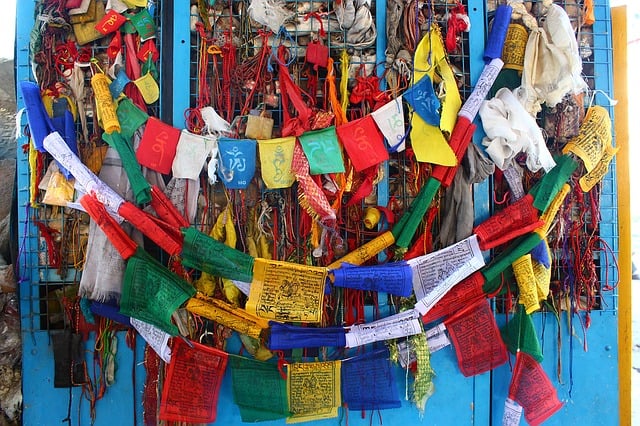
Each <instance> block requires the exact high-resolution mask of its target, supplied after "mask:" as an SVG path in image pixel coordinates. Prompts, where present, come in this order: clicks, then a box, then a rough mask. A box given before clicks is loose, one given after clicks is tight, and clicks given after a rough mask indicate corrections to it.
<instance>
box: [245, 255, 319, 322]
mask: <svg viewBox="0 0 640 426" xmlns="http://www.w3.org/2000/svg"><path fill="white" fill-rule="evenodd" d="M326 278H327V268H325V267H318V266H308V265H299V264H297V263H289V262H282V261H278V260H267V259H260V258H256V259H255V263H254V265H253V281H252V282H251V291H250V293H249V299H248V300H247V304H246V307H245V309H246V310H247V312H249V313H251V314H254V315H256V316H258V317H260V318H267V319H272V320H276V321H283V322H309V323H319V322H321V320H322V302H323V298H324V287H325V280H326Z"/></svg>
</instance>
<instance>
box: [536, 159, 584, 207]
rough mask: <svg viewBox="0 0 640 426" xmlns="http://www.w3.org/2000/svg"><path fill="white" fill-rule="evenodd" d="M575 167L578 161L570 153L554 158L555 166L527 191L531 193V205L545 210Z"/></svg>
mask: <svg viewBox="0 0 640 426" xmlns="http://www.w3.org/2000/svg"><path fill="white" fill-rule="evenodd" d="M576 167H578V161H577V160H576V159H574V158H573V157H572V156H571V155H563V156H561V157H559V158H558V159H557V160H556V166H555V167H554V168H553V169H551V170H549V171H548V172H547V173H546V174H545V175H544V176H543V177H542V179H540V181H538V183H536V184H535V185H534V186H533V188H531V190H530V191H529V193H530V194H531V195H533V207H535V208H536V209H538V210H539V211H541V212H544V211H546V210H547V208H548V207H549V204H551V202H552V201H553V199H554V198H555V197H556V195H558V192H560V190H561V189H562V186H563V185H564V184H565V183H567V181H568V180H569V177H570V176H571V174H572V173H573V172H574V170H575V169H576Z"/></svg>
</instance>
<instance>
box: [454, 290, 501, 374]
mask: <svg viewBox="0 0 640 426" xmlns="http://www.w3.org/2000/svg"><path fill="white" fill-rule="evenodd" d="M444 324H445V326H446V327H447V331H449V336H450V337H451V341H452V342H453V346H454V347H455V349H456V356H457V358H458V366H459V367H460V371H461V372H462V374H463V375H464V376H465V377H470V376H475V375H477V374H482V373H484V372H486V371H489V370H493V369H494V368H496V367H498V366H500V365H502V364H504V363H505V362H507V360H508V354H507V348H506V347H505V345H504V342H503V341H502V338H501V337H500V330H499V329H498V325H497V324H496V318H495V316H494V315H493V312H492V311H491V307H490V306H489V301H488V300H487V299H483V300H481V301H479V302H477V303H476V304H475V305H471V306H468V307H467V308H466V309H463V310H462V311H459V312H458V313H456V314H455V315H453V316H452V317H450V318H447V319H446V320H445V322H444Z"/></svg>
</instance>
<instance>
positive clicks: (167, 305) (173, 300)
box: [120, 248, 196, 336]
mask: <svg viewBox="0 0 640 426" xmlns="http://www.w3.org/2000/svg"><path fill="white" fill-rule="evenodd" d="M195 292H196V291H195V289H194V288H193V287H192V286H191V285H190V284H189V283H188V282H186V281H184V280H183V279H182V278H180V277H178V276H177V275H176V274H174V273H172V272H170V271H169V270H168V269H167V268H166V267H164V266H163V265H162V264H160V262H158V261H157V260H155V259H154V258H153V257H151V256H150V255H149V254H147V253H146V252H145V251H144V250H143V249H140V248H138V250H137V251H136V253H135V254H134V255H133V256H132V257H130V258H129V260H128V262H127V269H126V270H125V273H124V284H123V289H122V298H121V299H120V313H122V314H124V315H127V316H130V317H133V318H137V319H139V320H142V321H144V322H147V323H149V324H152V325H155V326H156V327H158V328H159V329H161V330H164V331H166V332H167V333H169V334H171V335H172V336H176V335H177V334H178V327H176V326H175V325H173V324H172V323H171V315H172V314H173V313H174V312H175V310H176V309H178V308H179V307H180V306H181V305H182V304H183V303H184V302H186V301H187V299H189V298H190V297H192V296H193V295H194V294H195Z"/></svg>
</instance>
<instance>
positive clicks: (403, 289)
mask: <svg viewBox="0 0 640 426" xmlns="http://www.w3.org/2000/svg"><path fill="white" fill-rule="evenodd" d="M332 274H333V285H334V286H336V287H345V288H355V289H358V290H364V291H377V292H385V293H389V294H393V295H394V296H401V297H409V296H410V295H411V290H412V289H413V286H412V283H413V275H412V268H411V266H410V265H409V264H408V263H406V262H393V263H387V264H383V265H373V266H360V267H356V266H355V265H350V264H348V263H343V264H342V267H340V268H338V269H335V270H333V271H332Z"/></svg>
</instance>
